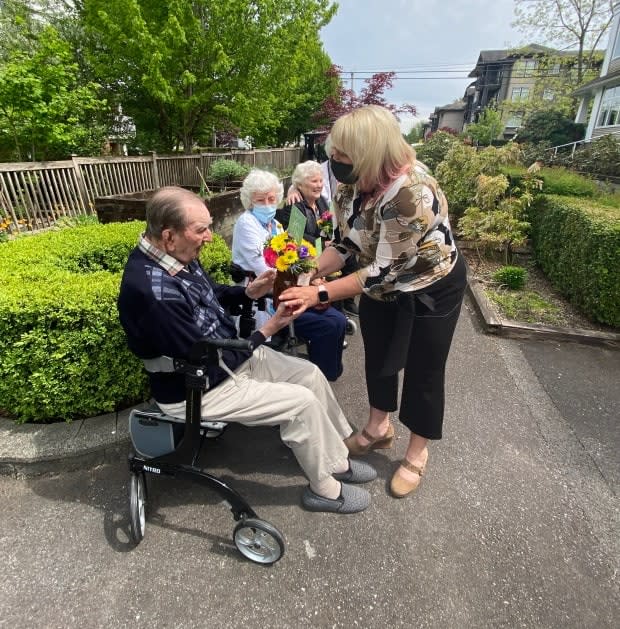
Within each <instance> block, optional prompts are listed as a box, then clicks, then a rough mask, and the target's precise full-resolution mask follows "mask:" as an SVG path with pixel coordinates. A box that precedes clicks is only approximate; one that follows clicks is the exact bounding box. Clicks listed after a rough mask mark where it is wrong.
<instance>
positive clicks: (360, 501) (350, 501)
mask: <svg viewBox="0 0 620 629" xmlns="http://www.w3.org/2000/svg"><path fill="white" fill-rule="evenodd" d="M341 485H342V489H341V490H340V496H339V497H338V498H336V499H335V500H332V499H331V498H325V497H323V496H319V495H318V494H315V493H314V492H313V491H312V490H311V489H310V487H306V489H305V490H304V493H303V495H302V497H301V504H302V505H303V506H304V508H306V509H308V511H326V512H329V513H358V512H359V511H363V510H364V509H366V507H368V505H369V504H370V494H369V493H368V492H367V491H366V490H365V489H362V488H361V487H355V486H353V485H347V484H345V483H342V484H341Z"/></svg>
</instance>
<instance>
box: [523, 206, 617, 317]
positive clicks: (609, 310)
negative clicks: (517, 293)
mask: <svg viewBox="0 0 620 629" xmlns="http://www.w3.org/2000/svg"><path fill="white" fill-rule="evenodd" d="M530 221H531V223H532V242H533V246H534V253H535V256H536V261H537V262H538V264H539V265H540V266H541V268H542V269H543V271H544V272H545V274H546V275H547V277H548V278H549V279H550V281H551V282H552V284H553V285H554V286H555V287H556V288H557V289H558V290H559V291H560V292H561V293H562V294H563V295H565V296H566V297H567V298H568V299H569V300H570V301H571V303H573V304H575V306H577V307H578V308H579V309H580V310H582V311H583V312H584V314H586V315H587V316H588V317H590V318H592V319H593V320H594V321H599V322H601V323H606V324H608V325H611V326H614V327H620V265H619V264H618V260H620V209H618V208H617V207H609V206H604V205H602V204H598V203H596V202H595V201H594V200H592V199H577V198H575V197H560V196H553V195H541V196H540V197H539V198H538V199H537V201H536V203H535V204H534V205H533V206H532V208H531V212H530Z"/></svg>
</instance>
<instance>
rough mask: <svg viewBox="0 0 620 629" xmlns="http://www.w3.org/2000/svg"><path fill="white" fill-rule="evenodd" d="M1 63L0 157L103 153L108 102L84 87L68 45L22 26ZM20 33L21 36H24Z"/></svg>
mask: <svg viewBox="0 0 620 629" xmlns="http://www.w3.org/2000/svg"><path fill="white" fill-rule="evenodd" d="M15 26H16V28H15V29H14V30H13V35H14V39H13V43H14V46H13V47H12V48H11V50H8V51H5V52H4V54H3V55H2V56H1V57H0V153H1V154H2V156H3V159H17V160H19V161H22V160H25V159H30V160H33V161H34V160H42V159H60V158H67V157H68V156H69V155H71V154H72V153H77V154H82V155H83V154H92V153H93V152H99V150H100V147H101V145H102V143H103V139H104V135H105V133H104V131H105V130H104V128H103V126H102V125H101V124H99V123H98V122H97V117H98V114H99V113H100V112H101V110H102V109H103V108H104V107H105V102H104V101H102V100H101V99H100V98H99V97H98V89H99V86H98V85H96V84H94V83H83V82H82V81H81V80H80V75H79V71H78V66H77V64H76V63H75V61H74V58H73V52H72V50H71V47H70V46H69V44H68V43H67V42H66V41H64V40H63V39H62V38H61V37H60V35H59V33H58V32H57V30H56V29H55V28H54V27H53V26H51V25H41V26H40V27H36V26H33V23H32V22H31V21H30V20H29V19H26V17H25V19H23V20H20V21H19V22H18V23H17V24H16V25H15ZM20 28H21V30H20Z"/></svg>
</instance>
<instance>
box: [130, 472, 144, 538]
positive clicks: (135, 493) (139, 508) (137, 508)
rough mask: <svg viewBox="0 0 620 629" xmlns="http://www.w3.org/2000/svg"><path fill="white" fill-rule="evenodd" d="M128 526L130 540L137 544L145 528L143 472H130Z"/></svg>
mask: <svg viewBox="0 0 620 629" xmlns="http://www.w3.org/2000/svg"><path fill="white" fill-rule="evenodd" d="M129 525H130V526H129V528H130V530H131V539H132V540H133V541H134V542H135V543H136V544H139V543H140V542H141V541H142V539H143V537H144V530H145V528H146V485H145V481H144V473H143V472H137V473H136V472H132V474H131V478H130V480H129Z"/></svg>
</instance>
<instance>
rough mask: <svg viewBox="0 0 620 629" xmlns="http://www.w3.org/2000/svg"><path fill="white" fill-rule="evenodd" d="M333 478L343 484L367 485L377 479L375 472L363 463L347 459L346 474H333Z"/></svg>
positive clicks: (371, 467) (367, 464)
mask: <svg viewBox="0 0 620 629" xmlns="http://www.w3.org/2000/svg"><path fill="white" fill-rule="evenodd" d="M333 477H334V478H335V479H336V480H339V481H345V483H368V482H370V481H371V480H375V478H377V470H376V469H375V468H374V467H373V466H372V465H370V464H369V463H366V462H364V461H358V460H357V459H349V469H348V470H347V471H346V472H340V473H339V474H333Z"/></svg>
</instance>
